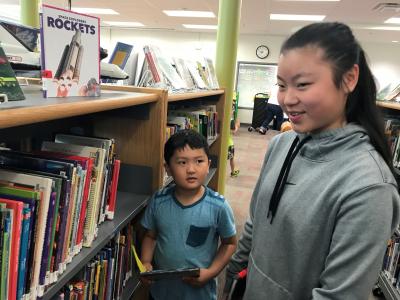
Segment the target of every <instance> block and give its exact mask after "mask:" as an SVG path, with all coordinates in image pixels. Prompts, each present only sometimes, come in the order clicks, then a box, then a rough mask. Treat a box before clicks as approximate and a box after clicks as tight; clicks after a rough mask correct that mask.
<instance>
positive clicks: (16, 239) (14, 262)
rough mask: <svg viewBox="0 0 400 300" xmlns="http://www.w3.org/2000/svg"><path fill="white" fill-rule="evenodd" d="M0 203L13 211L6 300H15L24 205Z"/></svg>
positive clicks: (12, 202) (4, 200)
mask: <svg viewBox="0 0 400 300" xmlns="http://www.w3.org/2000/svg"><path fill="white" fill-rule="evenodd" d="M0 203H5V204H6V207H7V208H10V209H12V210H13V219H14V221H13V228H12V240H11V253H10V278H9V279H10V280H9V283H8V293H9V294H8V299H13V300H14V299H16V298H17V282H18V263H19V248H20V238H21V228H22V218H23V215H22V210H23V208H24V204H23V203H22V202H20V201H14V200H8V199H3V198H0Z"/></svg>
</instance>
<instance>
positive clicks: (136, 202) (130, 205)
mask: <svg viewBox="0 0 400 300" xmlns="http://www.w3.org/2000/svg"><path fill="white" fill-rule="evenodd" d="M147 200H148V195H135V194H130V193H124V192H119V193H118V202H117V210H116V214H115V216H114V220H112V221H106V222H105V223H103V224H102V225H100V227H99V233H98V237H97V238H96V239H95V240H94V242H93V245H92V247H90V248H83V249H82V250H81V252H80V253H79V254H78V255H77V256H75V257H74V258H73V259H72V262H71V263H70V264H68V265H67V269H66V270H65V272H64V273H63V274H62V275H61V276H60V277H59V278H58V280H57V282H55V283H54V284H53V285H51V286H50V287H49V288H48V289H47V291H46V293H45V294H44V297H43V298H42V299H43V300H47V299H52V297H53V296H54V295H55V294H56V293H57V292H58V291H59V290H60V289H61V288H62V287H63V286H64V285H65V284H67V283H68V282H69V281H70V280H71V279H72V277H73V276H74V275H75V274H76V273H77V272H78V271H79V270H81V269H82V268H83V267H84V266H85V265H86V264H87V263H88V262H89V261H90V260H91V259H92V258H93V257H94V256H95V255H96V254H97V253H98V252H99V251H100V250H101V249H102V248H103V247H104V246H105V245H106V244H107V242H108V241H109V240H110V239H111V238H112V237H114V236H115V234H116V233H117V232H118V231H120V230H121V229H122V228H123V227H125V226H126V225H127V224H128V222H129V221H130V220H132V219H133V218H134V217H135V216H136V215H137V214H138V213H139V212H140V211H141V210H142V209H143V208H144V206H145V205H146V202H147ZM133 281H134V280H133V279H132V284H133V283H134V282H133ZM126 288H128V285H127V286H126ZM129 288H132V286H130V285H129ZM124 292H125V293H127V291H124ZM126 299H129V298H126Z"/></svg>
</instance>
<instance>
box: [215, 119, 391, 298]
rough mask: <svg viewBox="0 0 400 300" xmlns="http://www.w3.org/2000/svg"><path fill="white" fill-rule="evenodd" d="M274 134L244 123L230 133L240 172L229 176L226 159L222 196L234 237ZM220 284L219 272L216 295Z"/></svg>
mask: <svg viewBox="0 0 400 300" xmlns="http://www.w3.org/2000/svg"><path fill="white" fill-rule="evenodd" d="M276 134H279V132H278V131H274V130H270V131H268V132H267V134H266V135H261V134H259V133H257V132H254V131H253V132H248V131H247V126H245V125H242V126H241V127H240V129H239V130H238V132H237V134H236V135H234V136H233V141H234V144H235V163H236V168H238V169H240V173H239V176H238V177H234V178H232V177H230V167H229V162H228V163H227V169H226V172H227V175H226V177H227V180H226V186H225V197H226V199H228V201H229V204H230V205H231V206H232V209H233V212H234V214H235V222H236V228H237V232H238V238H239V237H240V235H241V232H242V229H243V225H244V223H245V222H246V219H247V216H248V210H249V205H250V199H251V195H252V193H253V189H254V186H255V185H256V182H257V178H258V175H259V173H260V169H261V165H262V162H263V161H264V155H265V152H266V150H267V147H268V143H269V141H270V140H271V139H272V138H273V137H274V136H275V135H276ZM223 283H224V274H221V275H220V276H219V278H218V284H219V288H220V290H219V291H218V292H219V293H218V294H219V295H221V294H222V293H221V292H222V288H223ZM382 299H384V298H377V297H374V296H373V295H372V294H371V295H370V297H369V299H368V300H382Z"/></svg>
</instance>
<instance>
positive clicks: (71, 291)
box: [55, 223, 137, 300]
mask: <svg viewBox="0 0 400 300" xmlns="http://www.w3.org/2000/svg"><path fill="white" fill-rule="evenodd" d="M135 243H136V235H135V229H134V224H133V223H131V224H129V225H128V226H127V227H125V228H124V229H123V230H122V231H121V232H119V233H118V234H117V235H116V236H115V237H114V238H113V239H112V240H111V241H110V242H109V243H108V244H107V245H106V246H105V247H104V248H103V249H102V250H101V251H100V252H99V253H98V254H97V255H96V256H95V257H94V258H93V259H92V260H91V261H90V262H89V263H88V264H87V265H86V266H85V267H84V268H83V269H82V270H81V271H80V272H79V273H78V275H77V276H75V278H74V279H73V280H72V281H71V282H70V283H68V284H67V285H66V286H64V287H63V288H62V289H61V290H60V291H59V293H58V295H57V296H56V297H55V299H60V300H61V299H62V300H75V299H76V300H92V299H93V300H94V299H97V300H112V299H121V297H122V291H123V288H124V287H125V286H126V284H127V282H128V280H129V279H130V278H132V276H134V274H135V273H136V272H137V269H136V263H135V261H134V254H133V251H132V249H133V248H132V245H133V244H135Z"/></svg>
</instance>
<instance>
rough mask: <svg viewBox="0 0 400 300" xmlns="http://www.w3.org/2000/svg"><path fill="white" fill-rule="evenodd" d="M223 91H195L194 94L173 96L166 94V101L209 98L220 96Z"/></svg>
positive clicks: (176, 94)
mask: <svg viewBox="0 0 400 300" xmlns="http://www.w3.org/2000/svg"><path fill="white" fill-rule="evenodd" d="M224 92H225V91H224V90H221V89H220V90H207V91H196V92H188V93H175V94H168V101H169V102H173V101H182V100H189V99H195V98H202V97H209V96H214V95H221V94H223V93H224Z"/></svg>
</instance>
